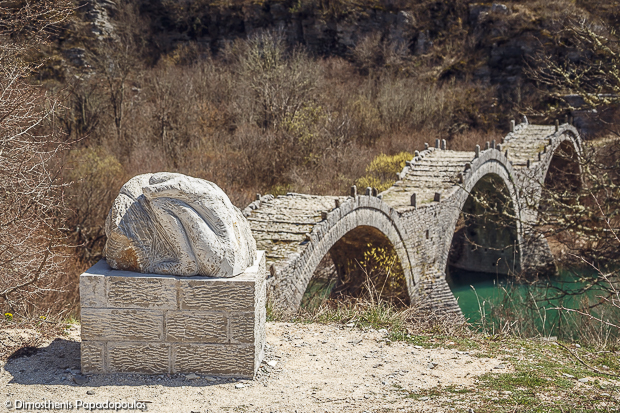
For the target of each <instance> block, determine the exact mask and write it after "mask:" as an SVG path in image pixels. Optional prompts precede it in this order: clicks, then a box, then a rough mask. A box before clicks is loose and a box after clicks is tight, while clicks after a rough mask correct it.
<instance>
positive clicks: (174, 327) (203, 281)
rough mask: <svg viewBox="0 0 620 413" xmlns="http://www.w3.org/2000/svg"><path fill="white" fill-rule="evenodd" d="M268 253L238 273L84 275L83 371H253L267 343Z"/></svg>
mask: <svg viewBox="0 0 620 413" xmlns="http://www.w3.org/2000/svg"><path fill="white" fill-rule="evenodd" d="M265 277H266V269H265V254H264V252H262V251H260V252H259V253H258V258H257V259H256V260H255V263H254V265H253V266H252V267H250V268H248V269H247V270H246V271H245V272H244V273H243V274H240V275H239V276H236V277H232V278H209V277H175V276H165V275H157V274H140V273H133V272H129V271H117V270H113V269H111V268H110V267H109V266H108V264H107V263H106V262H105V260H101V261H99V262H98V263H97V264H96V265H94V266H93V267H91V268H90V269H89V270H88V271H86V272H85V273H84V274H82V275H81V276H80V300H81V306H82V315H81V317H82V345H81V353H82V371H83V372H84V373H110V372H140V373H149V374H162V373H189V372H193V373H202V374H212V375H219V376H235V377H249V378H251V377H253V376H254V374H255V372H256V370H257V368H258V367H259V365H260V363H261V361H262V357H263V354H264V345H265V317H266V313H265V297H266V291H265V285H266V283H265Z"/></svg>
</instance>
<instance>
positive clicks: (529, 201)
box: [244, 121, 581, 313]
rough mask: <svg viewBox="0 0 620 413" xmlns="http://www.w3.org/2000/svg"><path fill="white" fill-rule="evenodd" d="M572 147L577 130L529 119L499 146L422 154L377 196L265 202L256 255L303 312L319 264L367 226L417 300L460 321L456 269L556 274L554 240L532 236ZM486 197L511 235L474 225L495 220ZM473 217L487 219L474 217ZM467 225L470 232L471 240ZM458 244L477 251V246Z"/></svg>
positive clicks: (274, 284)
mask: <svg viewBox="0 0 620 413" xmlns="http://www.w3.org/2000/svg"><path fill="white" fill-rule="evenodd" d="M567 147H568V148H572V150H573V152H574V153H575V154H579V153H580V151H581V141H580V139H579V135H578V133H577V131H576V130H575V129H574V128H573V127H572V126H570V125H561V126H560V127H558V128H557V130H555V128H554V126H540V125H530V124H528V123H527V121H525V122H523V123H521V124H518V125H514V127H513V131H511V133H510V134H508V135H507V136H506V137H505V138H504V139H502V140H501V143H497V144H496V143H495V142H490V143H487V145H485V148H486V149H483V150H480V148H479V147H477V148H476V149H475V150H474V151H472V152H463V151H452V150H449V149H447V147H446V145H445V144H438V145H436V147H435V148H432V147H430V148H429V147H427V148H425V149H424V150H421V151H415V156H414V158H413V159H412V160H411V161H408V162H407V163H406V165H405V167H404V168H403V170H402V171H401V172H400V173H399V174H398V180H397V181H396V182H395V184H394V185H393V186H392V187H390V188H389V189H388V190H386V191H384V192H382V193H380V194H378V196H372V191H370V192H369V194H367V195H357V194H356V192H355V191H354V192H353V195H354V196H348V197H337V196H315V195H304V194H295V193H289V194H287V195H283V196H278V197H272V196H263V197H260V198H259V199H258V200H257V201H255V202H253V203H252V204H250V205H249V206H248V208H246V209H245V210H244V214H245V216H246V217H247V218H248V220H249V222H250V226H251V228H252V232H253V235H254V237H255V238H256V240H257V247H258V248H259V249H261V250H265V251H266V254H267V266H268V268H270V274H271V276H270V278H269V280H268V285H269V293H270V297H271V301H272V303H273V305H274V306H275V307H276V308H279V309H281V310H283V311H294V310H296V309H297V308H298V307H299V305H300V303H301V301H302V297H303V295H304V292H305V291H306V288H307V286H308V283H309V281H310V279H311V277H312V275H313V274H314V272H315V270H316V269H317V267H318V266H319V263H320V262H321V260H322V259H323V258H324V257H325V256H326V255H328V254H329V253H330V250H331V249H332V248H333V247H334V245H335V244H336V243H337V242H338V241H339V240H341V239H343V237H345V236H346V235H347V234H350V233H353V232H354V231H359V229H360V228H368V229H369V230H368V231H366V232H360V233H359V234H358V233H356V236H357V235H360V234H361V235H360V236H362V237H373V236H379V235H378V234H380V236H382V237H384V238H386V239H388V240H389V242H390V243H391V244H392V245H393V247H394V249H395V251H396V253H397V256H398V258H399V260H400V262H401V266H402V268H403V271H404V274H405V278H406V283H407V289H408V293H409V296H410V298H411V300H412V302H418V303H420V305H423V306H426V307H428V308H431V309H433V310H434V311H439V312H456V313H460V309H459V307H458V304H457V302H456V299H455V298H454V296H453V295H452V293H451V291H450V288H449V286H448V284H447V282H446V272H447V269H448V266H449V265H455V266H456V267H457V268H463V269H468V270H473V271H482V272H492V273H496V272H501V273H507V272H520V271H540V270H542V269H544V270H545V271H549V269H550V268H551V267H553V264H552V258H553V257H552V255H551V252H550V250H549V247H548V245H547V242H546V240H544V239H541V238H540V237H536V236H534V234H533V233H532V232H531V231H529V230H528V229H527V228H528V225H529V224H531V223H533V222H535V220H536V218H537V214H538V202H539V200H540V194H541V190H542V186H543V185H545V177H546V176H547V174H548V173H549V168H550V165H552V164H553V162H555V161H554V159H556V158H557V156H556V157H554V155H555V154H556V153H557V151H558V150H559V149H560V148H564V149H566V148H567ZM494 192H495V193H496V194H495V195H494ZM481 193H485V194H487V195H488V194H491V195H493V196H495V197H496V199H497V200H500V201H501V202H502V203H504V204H505V205H504V207H503V208H504V212H505V213H506V214H507V215H508V216H512V217H513V220H514V223H513V224H510V225H509V226H508V227H506V228H503V227H501V226H498V225H499V224H497V223H496V222H492V221H489V222H487V223H486V224H483V223H482V221H476V219H479V220H480V219H485V220H488V217H485V215H484V214H479V212H480V211H484V208H482V207H481V206H480V205H479V204H478V203H477V200H476V196H477V194H481ZM481 208H482V209H481ZM475 213H478V214H477V215H481V216H482V218H476V219H474V218H468V217H473V216H476V214H475ZM464 223H465V224H467V225H469V227H467V225H465V226H463V225H464ZM465 227H467V228H469V229H470V230H471V231H470V232H471V234H467V233H465V232H464V228H465ZM472 228H473V229H472ZM373 231H374V232H373ZM373 234H374V235H373ZM459 237H462V238H463V239H465V238H467V239H469V238H472V239H473V241H475V242H474V244H475V243H476V242H478V243H479V245H477V246H476V245H474V247H471V248H470V247H469V246H467V245H465V244H463V243H462V241H463V240H460V239H459ZM459 242H461V243H460V244H459Z"/></svg>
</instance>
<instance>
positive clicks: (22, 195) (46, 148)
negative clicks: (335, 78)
mask: <svg viewBox="0 0 620 413" xmlns="http://www.w3.org/2000/svg"><path fill="white" fill-rule="evenodd" d="M69 6H70V4H69V2H61V1H55V2H52V1H49V2H48V1H38V2H28V1H23V2H4V1H3V2H0V37H1V38H2V39H1V40H0V45H1V46H0V211H1V213H0V300H2V301H0V302H2V306H3V307H5V308H9V309H12V310H13V311H20V310H22V311H23V310H25V309H26V307H27V305H28V304H29V303H32V302H33V300H34V299H36V298H37V297H38V296H40V295H41V294H44V293H45V292H46V291H50V290H51V289H53V288H55V283H54V281H55V276H56V275H57V274H58V271H59V268H60V265H61V264H62V262H63V258H62V256H63V255H62V247H63V239H64V236H63V234H62V224H63V210H64V205H63V197H62V192H63V184H62V182H61V181H60V179H59V177H60V170H61V166H62V163H61V162H60V161H61V158H60V157H59V155H60V153H61V152H62V150H63V149H64V148H65V146H66V145H65V144H64V143H63V142H61V141H60V140H59V139H58V136H56V134H55V133H54V130H55V129H56V127H55V125H54V113H55V111H56V110H57V107H58V104H57V102H56V101H54V100H53V99H51V98H50V97H49V96H48V95H47V94H46V92H45V91H44V90H43V89H41V88H39V87H36V86H33V85H31V84H29V83H28V82H27V78H28V76H29V75H30V74H31V73H32V71H33V70H35V69H36V65H35V64H33V63H31V62H29V61H28V60H29V59H28V58H29V56H30V55H31V51H32V48H34V47H36V46H35V45H40V44H41V42H43V41H45V39H46V38H47V36H48V35H49V34H50V32H51V31H52V29H53V27H54V25H55V24H57V23H59V22H61V21H62V20H63V19H64V18H66V17H67V15H68V14H69V13H70V12H71V9H70V7H69Z"/></svg>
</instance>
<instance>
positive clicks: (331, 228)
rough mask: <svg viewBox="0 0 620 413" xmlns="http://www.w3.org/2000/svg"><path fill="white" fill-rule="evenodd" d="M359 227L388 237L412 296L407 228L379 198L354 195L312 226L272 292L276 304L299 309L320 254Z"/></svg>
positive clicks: (319, 259)
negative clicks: (301, 249)
mask: <svg viewBox="0 0 620 413" xmlns="http://www.w3.org/2000/svg"><path fill="white" fill-rule="evenodd" d="M361 227H369V228H373V229H375V230H377V231H379V232H380V233H381V234H382V235H383V236H384V237H385V238H386V239H387V240H389V242H390V243H391V245H392V247H393V248H394V250H395V252H396V255H397V256H398V259H399V261H400V264H401V266H402V269H403V272H404V274H405V279H406V282H407V290H408V293H409V296H410V297H411V296H412V295H413V294H414V283H413V276H412V260H411V257H410V253H409V251H408V250H407V247H406V242H407V235H406V231H405V229H404V228H403V227H402V226H401V225H400V223H399V216H398V213H397V212H396V211H395V210H393V209H392V208H390V207H389V206H388V205H387V204H385V203H384V202H382V201H381V199H379V198H376V197H371V196H356V197H355V198H349V199H348V200H347V201H346V202H345V203H343V204H342V205H341V206H340V207H339V208H335V209H334V210H332V211H331V212H329V213H328V214H327V219H325V220H324V221H322V222H320V223H319V224H317V225H316V226H315V227H314V229H313V231H312V233H311V234H310V236H309V238H310V239H309V240H308V245H307V246H306V248H305V249H304V250H303V252H302V253H301V254H300V256H299V257H298V258H297V260H296V264H295V266H294V269H293V271H291V272H289V274H287V276H286V280H284V279H283V280H281V281H280V282H279V283H278V285H277V288H276V289H275V290H274V291H273V297H274V298H275V300H274V301H275V302H277V303H278V307H281V308H282V309H284V310H296V309H297V308H299V306H300V304H301V301H302V298H303V295H304V293H305V291H306V288H307V287H308V284H309V283H310V279H311V278H312V275H313V274H314V272H315V270H316V269H317V267H318V265H319V263H320V262H321V260H322V259H323V257H325V255H326V254H328V253H329V251H330V250H331V248H332V247H333V246H334V245H335V244H336V243H337V242H338V241H339V240H341V239H342V238H343V237H345V236H346V235H347V234H349V233H350V232H351V231H353V230H355V229H359V228H361ZM291 291H292V294H290V292H291Z"/></svg>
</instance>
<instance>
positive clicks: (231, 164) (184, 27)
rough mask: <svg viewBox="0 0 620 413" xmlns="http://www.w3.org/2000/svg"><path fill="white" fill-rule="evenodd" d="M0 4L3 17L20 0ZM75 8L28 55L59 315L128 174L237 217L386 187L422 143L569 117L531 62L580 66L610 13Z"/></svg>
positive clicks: (385, 4)
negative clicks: (303, 199) (181, 184)
mask: <svg viewBox="0 0 620 413" xmlns="http://www.w3.org/2000/svg"><path fill="white" fill-rule="evenodd" d="M2 4H3V6H2V7H4V8H3V9H2V10H5V11H6V13H8V14H6V16H11V14H10V13H11V10H12V9H11V7H13V8H15V7H19V6H20V5H23V4H29V3H28V2H26V1H21V2H12V3H10V4H9V3H6V4H5V3H2ZM70 5H71V6H73V7H74V8H72V9H71V12H70V13H69V14H68V15H67V16H66V18H64V19H62V21H59V22H57V24H55V25H54V30H47V28H46V29H45V30H47V31H46V32H45V33H46V40H47V42H46V43H45V44H43V43H37V46H36V47H34V49H29V52H28V53H24V54H23V56H22V58H23V59H24V60H25V61H28V62H35V63H36V64H35V65H34V66H32V71H31V72H29V73H30V74H29V76H28V81H29V83H30V84H31V85H36V87H38V89H37V90H38V91H40V92H41V93H46V94H47V96H48V97H53V98H54V99H55V101H56V102H57V103H58V108H59V110H56V111H55V112H54V117H53V122H52V121H50V122H47V123H45V125H39V126H40V127H41V128H42V129H41V133H42V134H43V133H52V132H50V131H53V132H54V133H58V134H59V136H62V141H63V143H70V145H68V146H67V148H68V149H66V150H64V146H63V150H62V151H60V152H59V158H58V159H60V161H59V162H60V164H61V165H62V167H61V168H60V169H59V172H58V175H55V176H54V179H55V181H54V182H56V183H58V184H59V185H60V184H66V186H63V187H62V188H63V193H62V195H58V199H62V201H63V203H62V205H63V206H66V208H65V212H66V214H65V215H64V216H62V224H59V225H58V228H62V237H64V238H63V239H66V240H68V241H67V242H64V241H63V243H62V245H71V246H72V247H73V248H70V249H63V257H64V258H62V259H60V258H59V260H58V261H54V266H55V267H58V266H61V267H62V270H59V271H60V272H61V273H62V274H65V276H63V277H57V278H56V282H57V285H46V288H47V290H46V292H45V293H41V294H39V295H38V297H37V298H36V299H35V301H36V300H39V301H37V302H39V304H40V303H41V302H45V303H46V304H45V305H48V304H49V303H50V302H53V303H55V304H57V303H63V305H64V303H67V302H69V306H68V308H74V307H73V305H74V304H75V303H76V300H77V289H76V280H77V275H78V274H79V273H80V272H81V271H82V270H83V269H85V268H87V267H88V266H89V265H91V264H92V263H94V262H95V261H96V260H98V259H99V258H100V257H101V250H102V247H103V245H104V242H105V236H104V231H103V224H104V220H105V217H106V215H107V212H108V210H109V207H110V205H111V204H112V201H113V199H114V197H115V196H116V194H117V193H118V190H119V188H120V186H121V185H122V184H123V183H124V182H126V181H127V180H128V179H129V178H130V177H132V176H134V175H136V174H139V173H145V172H155V171H161V170H169V171H176V172H181V173H185V174H189V175H192V176H196V177H200V178H204V179H207V180H210V181H213V182H215V183H216V184H217V185H219V186H220V187H221V188H222V189H223V190H224V191H225V192H226V193H227V194H228V195H229V196H230V198H231V200H232V201H233V203H235V204H236V205H237V206H239V207H244V206H245V205H247V203H249V202H250V201H251V200H252V199H254V197H255V194H256V193H273V194H282V193H286V192H287V191H294V192H304V193H314V194H343V193H347V192H348V188H349V187H350V186H351V185H352V184H355V183H358V184H360V185H363V186H364V185H371V186H376V187H378V188H382V189H383V188H386V187H388V186H389V185H390V184H391V183H392V182H393V180H394V179H395V178H394V176H395V175H394V173H395V172H397V171H399V170H400V169H401V168H402V166H403V163H404V161H405V160H406V157H407V156H409V155H407V154H411V153H413V151H414V150H416V149H421V148H422V147H423V145H424V143H425V142H433V141H434V139H435V138H442V139H446V140H447V141H448V146H449V148H451V149H457V150H464V149H466V150H471V148H473V146H474V145H475V144H476V143H483V142H484V141H487V140H491V139H497V138H499V136H501V135H502V134H504V133H505V132H506V131H507V128H508V125H509V120H510V119H518V118H519V117H520V116H521V115H523V114H527V115H528V116H529V117H530V118H533V120H534V121H540V122H549V121H550V118H549V116H550V115H549V114H552V115H553V116H556V115H558V114H564V113H567V111H568V107H566V106H562V101H561V99H560V98H559V97H561V93H559V94H558V91H557V90H556V91H555V92H556V93H555V94H550V93H548V92H550V91H551V88H550V87H548V86H546V85H544V84H542V83H541V82H539V81H537V80H534V79H533V78H532V76H531V74H530V72H529V71H531V70H532V69H535V68H536V65H537V64H538V62H539V60H537V59H536V57H537V56H541V53H542V55H545V56H551V57H552V58H557V59H559V60H562V61H563V60H565V59H567V58H568V59H572V60H575V61H578V60H579V59H581V58H582V56H583V51H580V50H578V49H576V48H575V47H573V46H572V45H571V43H570V42H569V41H568V40H567V39H569V38H568V37H567V35H566V29H567V28H570V27H572V26H573V25H576V24H583V23H584V22H585V24H588V25H591V26H592V27H601V28H607V27H612V28H613V27H617V26H618V10H619V9H620V8H619V7H618V2H617V1H611V2H603V1H596V0H588V1H569V0H554V1H538V0H533V1H521V2H516V1H514V2H504V3H501V4H500V3H477V2H470V1H465V0H448V1H422V0H420V1H413V0H412V1H405V0H402V1H399V0H396V1H387V0H385V1H379V0H377V1H370V0H369V1H364V0H361V1H356V2H353V1H320V2H318V1H302V0H298V1H275V0H268V1H264V2H250V1H236V2H221V1H202V0H196V1H187V2H186V1H168V0H158V1H147V0H134V1H126V0H114V1H113V0H87V1H74V2H72V3H70ZM7 19H8V20H7ZM9 20H10V19H9V18H6V19H5V20H4V21H9ZM601 30H603V29H601ZM605 30H607V29H605ZM7 36H8V37H9V38H11V39H20V38H22V37H24V39H26V40H27V36H24V34H23V32H19V31H9V34H8V35H7ZM26 40H25V41H26ZM560 92H563V91H560ZM537 116H538V117H537ZM594 132H595V133H597V132H600V131H594ZM593 136H595V135H594V134H593ZM60 204H61V202H59V203H58V205H60ZM58 216H59V217H60V215H58ZM59 219H61V218H59ZM63 248H64V247H63ZM45 265H51V264H49V263H46V264H45ZM2 276H3V277H6V276H7V275H6V274H2ZM31 288H35V287H33V286H31ZM54 290H61V292H54V293H53V294H56V297H60V299H53V300H52V299H50V298H49V297H50V295H49V294H50V293H49V291H54ZM67 300H68V301H67ZM5 304H6V303H5ZM3 305H4V304H3Z"/></svg>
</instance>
